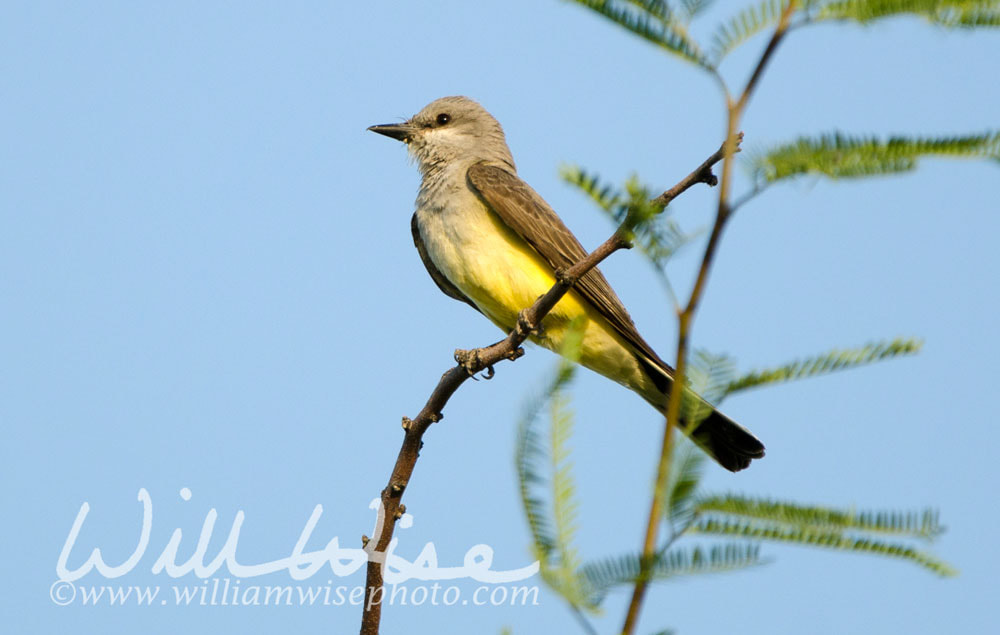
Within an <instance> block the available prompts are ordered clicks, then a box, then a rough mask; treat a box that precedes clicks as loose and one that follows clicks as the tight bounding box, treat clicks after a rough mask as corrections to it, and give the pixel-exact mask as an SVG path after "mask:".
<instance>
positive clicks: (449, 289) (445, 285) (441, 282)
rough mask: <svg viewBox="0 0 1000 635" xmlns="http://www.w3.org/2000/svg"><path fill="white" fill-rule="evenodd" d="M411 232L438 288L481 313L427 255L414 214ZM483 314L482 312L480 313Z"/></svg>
mask: <svg viewBox="0 0 1000 635" xmlns="http://www.w3.org/2000/svg"><path fill="white" fill-rule="evenodd" d="M410 231H411V232H412V233H413V244H414V246H416V248H417V253H418V254H420V260H422V261H423V263H424V267H426V268H427V273H429V274H431V279H432V280H433V281H434V283H435V284H436V285H437V286H438V288H439V289H441V291H443V292H444V294H445V295H447V296H449V297H452V298H455V299H456V300H461V301H462V302H465V303H466V304H468V305H469V306H471V307H472V308H473V309H475V310H477V311H479V307H477V306H476V305H475V304H474V303H473V302H472V300H470V299H469V298H468V296H466V295H465V294H464V293H462V292H461V291H459V290H458V287H456V286H455V285H453V284H452V283H451V282H449V281H448V278H445V277H444V274H443V273H441V272H440V271H438V268H437V267H435V266H434V261H433V260H431V257H430V255H428V253H427V247H426V246H425V245H424V238H423V236H421V235H420V228H419V227H418V226H417V215H416V214H414V215H413V218H411V219H410ZM480 313H482V311H480Z"/></svg>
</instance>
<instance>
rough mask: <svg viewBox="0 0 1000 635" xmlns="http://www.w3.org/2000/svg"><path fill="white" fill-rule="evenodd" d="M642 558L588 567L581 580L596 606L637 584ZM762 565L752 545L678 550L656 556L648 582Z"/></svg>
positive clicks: (624, 558)
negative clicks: (617, 590) (611, 593)
mask: <svg viewBox="0 0 1000 635" xmlns="http://www.w3.org/2000/svg"><path fill="white" fill-rule="evenodd" d="M640 562H641V556H640V555H638V554H627V555H623V556H617V557H611V558H605V559H602V560H597V561H594V562H590V563H587V564H585V565H584V566H583V567H582V568H581V569H580V577H581V578H582V580H584V581H585V583H586V588H587V589H588V590H589V591H590V593H591V594H592V595H593V600H594V602H595V603H599V602H600V601H602V600H603V599H604V596H605V595H606V594H607V593H608V592H609V591H611V590H612V589H615V588H616V587H621V586H630V585H633V584H635V582H636V581H637V580H638V578H639V571H640V567H639V565H640ZM757 564H761V559H760V546H759V545H757V544H752V543H723V544H718V545H714V546H712V547H710V548H705V547H702V546H696V547H690V548H675V549H672V550H670V551H668V552H666V553H661V554H659V555H657V556H656V558H655V560H654V562H653V564H652V566H651V567H650V569H649V574H648V580H650V581H663V580H670V579H672V578H676V577H680V576H684V575H696V574H705V573H722V572H726V571H736V570H738V569H745V568H747V567H751V566H754V565H757Z"/></svg>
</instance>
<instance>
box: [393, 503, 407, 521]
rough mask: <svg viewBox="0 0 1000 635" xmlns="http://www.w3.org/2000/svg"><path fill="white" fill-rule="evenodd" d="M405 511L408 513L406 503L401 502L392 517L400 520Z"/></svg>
mask: <svg viewBox="0 0 1000 635" xmlns="http://www.w3.org/2000/svg"><path fill="white" fill-rule="evenodd" d="M405 513H406V505H403V504H402V503H400V505H399V508H398V509H396V513H395V514H393V515H392V517H393V518H395V519H396V520H399V519H400V518H402V517H403V514H405Z"/></svg>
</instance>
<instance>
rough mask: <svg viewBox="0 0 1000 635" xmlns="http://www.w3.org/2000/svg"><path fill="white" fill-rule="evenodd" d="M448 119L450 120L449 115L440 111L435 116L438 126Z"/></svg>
mask: <svg viewBox="0 0 1000 635" xmlns="http://www.w3.org/2000/svg"><path fill="white" fill-rule="evenodd" d="M449 121H451V115H448V114H446V113H441V114H440V115H438V116H437V122H438V125H439V126H443V125H445V124H446V123H448V122H449Z"/></svg>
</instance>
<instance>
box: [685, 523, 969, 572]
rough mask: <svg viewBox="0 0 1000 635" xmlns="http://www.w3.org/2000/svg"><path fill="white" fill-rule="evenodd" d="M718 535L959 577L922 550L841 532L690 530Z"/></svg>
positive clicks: (710, 526)
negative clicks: (893, 561)
mask: <svg viewBox="0 0 1000 635" xmlns="http://www.w3.org/2000/svg"><path fill="white" fill-rule="evenodd" d="M688 531H689V532H691V533H700V534H708V535H716V536H728V537H733V538H736V537H739V538H746V539H749V540H771V541H775V542H786V543H793V544H799V545H808V546H816V547H826V548H828V549H838V550H842V551H851V552H855V553H867V554H875V555H882V556H888V557H893V558H900V559H903V560H907V561H909V562H912V563H914V564H917V565H920V566H922V567H924V568H926V569H928V570H930V571H932V572H934V573H936V574H938V575H940V576H945V577H947V576H953V575H957V573H958V572H957V571H956V570H955V569H954V568H953V567H951V565H949V564H948V563H946V562H944V561H942V560H940V559H938V558H937V557H935V556H934V555H932V554H929V553H926V552H924V551H920V550H918V549H915V548H913V547H911V546H909V545H906V544H898V543H887V542H882V541H880V540H873V539H871V538H869V537H867V536H858V535H852V534H845V533H843V532H839V531H822V530H816V529H813V528H811V527H802V526H785V525H780V524H774V523H762V522H759V521H754V520H745V519H742V518H736V519H728V518H725V519H717V518H704V519H701V520H698V521H696V522H695V523H694V524H693V525H691V527H690V528H689V530H688Z"/></svg>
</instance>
